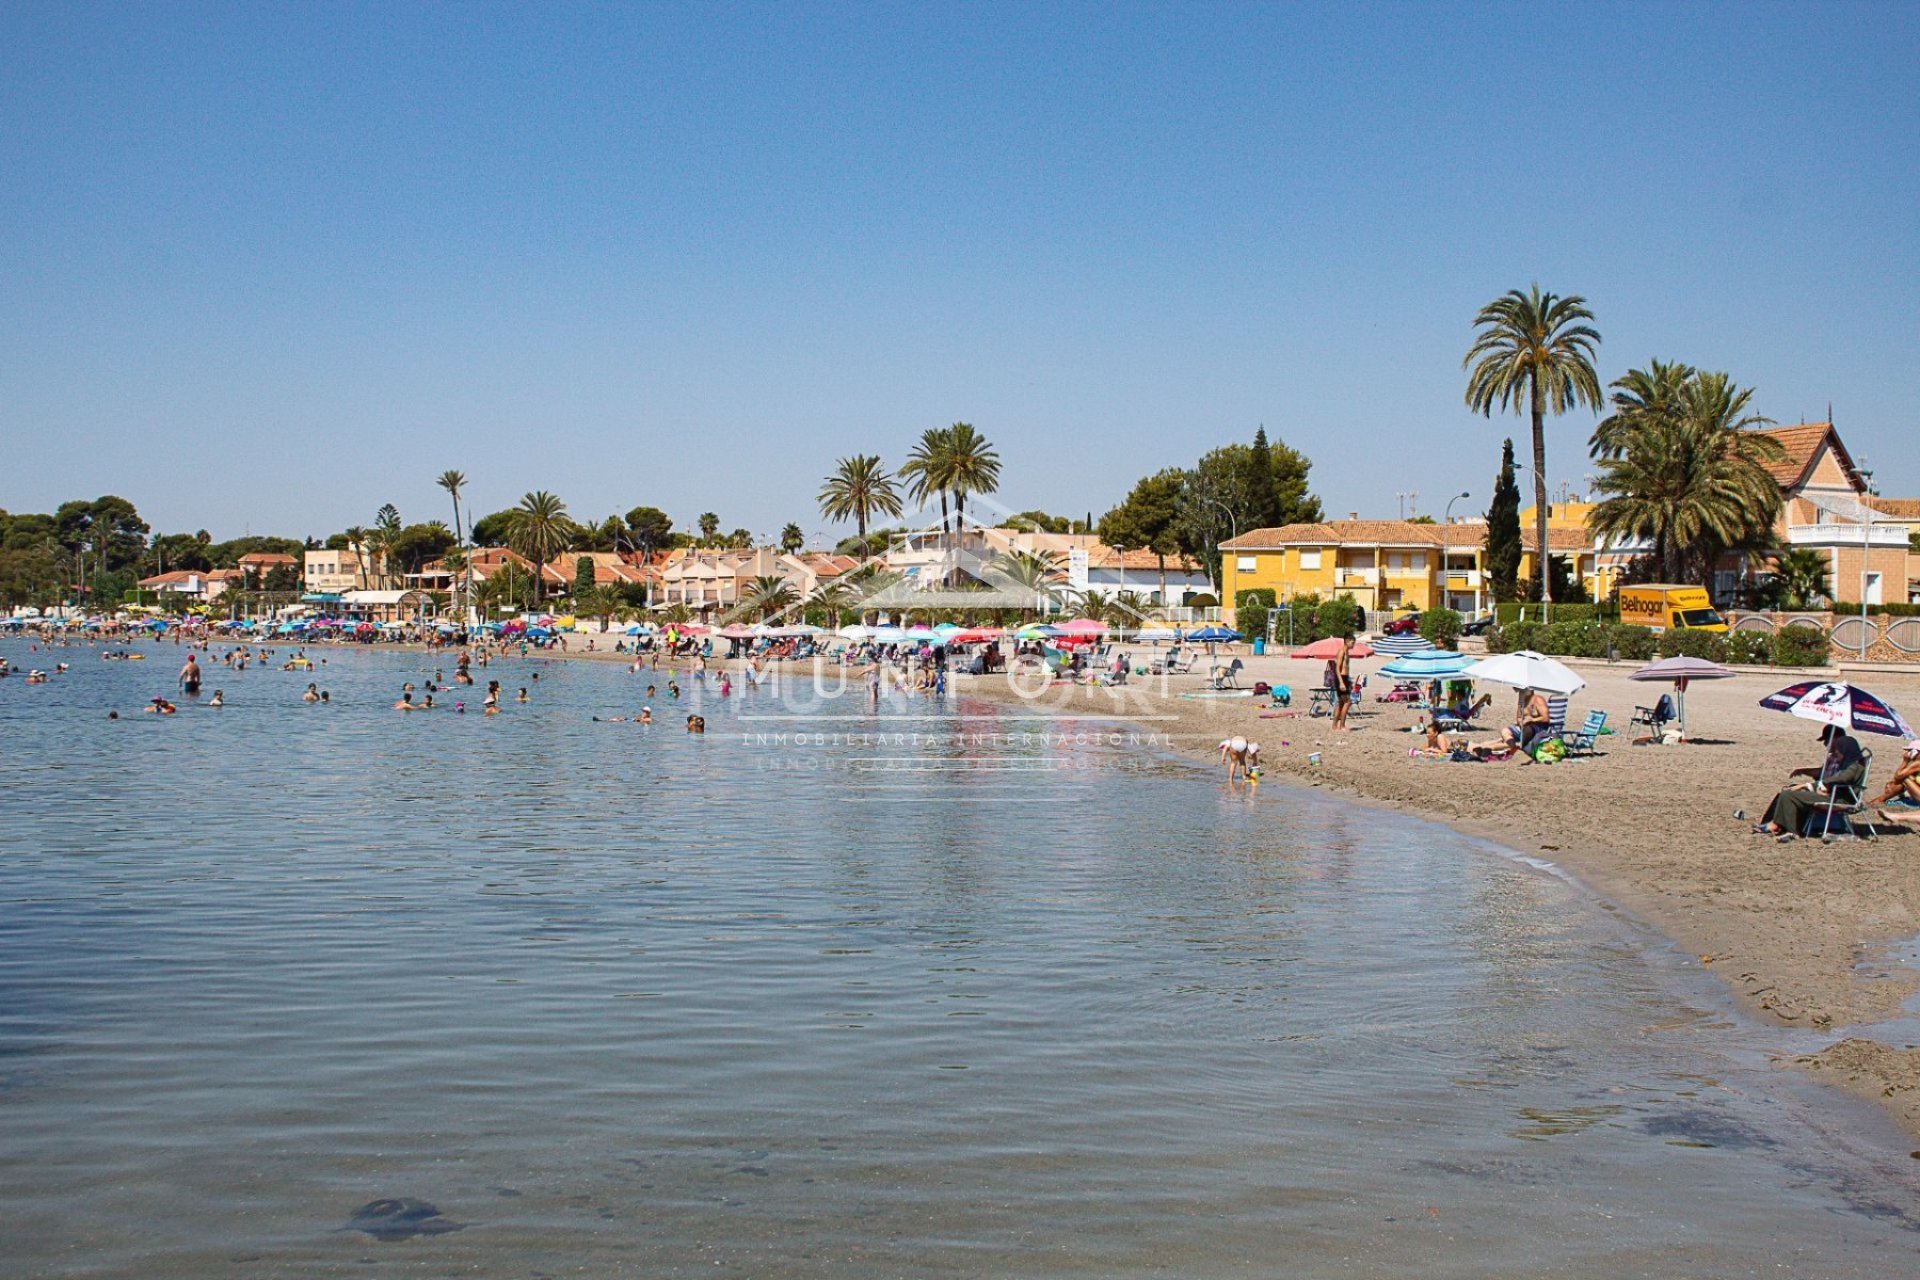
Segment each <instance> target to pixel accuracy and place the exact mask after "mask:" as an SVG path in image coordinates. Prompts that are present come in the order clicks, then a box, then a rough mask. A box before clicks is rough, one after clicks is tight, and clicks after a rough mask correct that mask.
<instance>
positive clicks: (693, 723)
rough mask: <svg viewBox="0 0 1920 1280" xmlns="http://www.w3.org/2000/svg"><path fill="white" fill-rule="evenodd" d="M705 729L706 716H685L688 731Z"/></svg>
mask: <svg viewBox="0 0 1920 1280" xmlns="http://www.w3.org/2000/svg"><path fill="white" fill-rule="evenodd" d="M706 731H707V718H706V717H705V716H688V717H687V732H688V733H705V732H706Z"/></svg>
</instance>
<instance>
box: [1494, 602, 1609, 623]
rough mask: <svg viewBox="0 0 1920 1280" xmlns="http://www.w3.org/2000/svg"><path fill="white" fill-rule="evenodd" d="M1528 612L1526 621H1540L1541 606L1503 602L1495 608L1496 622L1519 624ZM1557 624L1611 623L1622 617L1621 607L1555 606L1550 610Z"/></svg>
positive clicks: (1584, 604)
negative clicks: (1523, 615) (1522, 612)
mask: <svg viewBox="0 0 1920 1280" xmlns="http://www.w3.org/2000/svg"><path fill="white" fill-rule="evenodd" d="M1523 609H1524V610H1526V614H1527V616H1526V620H1527V621H1529V622H1538V621H1539V620H1540V606H1539V605H1538V604H1527V603H1524V602H1522V601H1519V600H1503V601H1501V602H1500V603H1498V604H1496V605H1494V606H1493V617H1494V621H1495V622H1497V623H1498V624H1499V625H1501V626H1506V625H1507V624H1508V623H1510V622H1519V621H1520V620H1521V618H1520V612H1521V610H1523ZM1550 614H1551V616H1552V618H1553V621H1555V622H1592V621H1594V620H1596V619H1598V620H1601V621H1604V622H1611V621H1613V620H1614V619H1616V618H1618V617H1619V616H1620V607H1619V606H1618V605H1615V604H1608V603H1601V604H1589V603H1568V604H1555V605H1554V606H1553V607H1552V609H1551V610H1550Z"/></svg>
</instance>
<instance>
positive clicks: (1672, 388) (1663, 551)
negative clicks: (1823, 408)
mask: <svg viewBox="0 0 1920 1280" xmlns="http://www.w3.org/2000/svg"><path fill="white" fill-rule="evenodd" d="M1613 387H1614V394H1613V406H1614V412H1613V413H1612V414H1611V415H1609V416H1608V417H1607V418H1606V419H1604V420H1603V421H1602V422H1601V423H1600V425H1599V426H1598V427H1597V428H1596V429H1595V430H1594V433H1593V440H1592V443H1591V450H1592V454H1593V457H1594V458H1595V460H1596V461H1598V463H1599V475H1598V477H1597V481H1596V483H1597V485H1598V487H1599V489H1600V491H1601V492H1603V493H1605V494H1607V495H1608V496H1607V497H1605V498H1603V499H1602V500H1601V501H1600V502H1599V503H1598V504H1597V505H1596V506H1595V507H1594V509H1593V514H1592V516H1591V517H1590V518H1589V524H1590V526H1591V527H1592V528H1593V530H1594V532H1596V533H1599V534H1602V535H1611V536H1613V537H1616V538H1622V539H1644V540H1647V541H1650V542H1651V543H1652V544H1653V551H1654V555H1655V556H1656V557H1657V558H1658V559H1659V562H1660V569H1661V572H1662V574H1663V575H1664V576H1665V578H1666V580H1667V581H1669V582H1681V581H1688V580H1695V581H1699V582H1701V583H1702V584H1704V585H1706V586H1707V587H1708V589H1709V590H1711V588H1712V584H1713V570H1714V566H1715V565H1716V564H1717V563H1718V562H1719V560H1720V557H1721V556H1722V555H1724V554H1726V553H1727V552H1728V551H1731V550H1745V551H1747V552H1749V553H1754V552H1761V551H1765V550H1768V549H1770V548H1771V545H1772V542H1773V529H1774V521H1775V520H1776V518H1777V517H1778V515H1779V512H1780V501H1781V499H1780V487H1779V484H1778V483H1777V482H1776V481H1775V480H1774V478H1773V476H1772V474H1771V473H1770V472H1769V471H1768V470H1767V467H1768V465H1769V464H1776V463H1779V462H1782V461H1784V460H1785V458H1786V451H1785V450H1784V449H1783V448H1782V447H1781V445H1780V444H1779V442H1778V441H1776V440H1774V439H1773V438H1772V437H1771V436H1767V435H1763V434H1761V433H1760V432H1758V431H1756V430H1753V428H1755V427H1760V426H1764V425H1766V423H1767V422H1768V419H1766V418H1763V417H1761V416H1759V415H1758V414H1754V413H1750V412H1748V405H1749V403H1750V402H1751V401H1752V398H1753V392H1752V391H1751V390H1744V389H1742V388H1740V387H1737V386H1735V385H1734V383H1733V382H1732V380H1731V379H1729V378H1728V377H1727V375H1726V374H1724V373H1702V372H1700V371H1699V370H1696V369H1693V368H1691V367H1689V366H1687V365H1683V364H1677V363H1676V364H1668V363H1664V362H1661V361H1654V362H1653V364H1652V367H1651V368H1649V369H1646V370H1641V369H1634V370H1631V371H1629V372H1628V373H1627V374H1626V375H1625V376H1624V377H1621V378H1620V379H1618V380H1617V381H1616V382H1615V383H1614V384H1613Z"/></svg>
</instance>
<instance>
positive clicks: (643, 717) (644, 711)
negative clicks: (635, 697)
mask: <svg viewBox="0 0 1920 1280" xmlns="http://www.w3.org/2000/svg"><path fill="white" fill-rule="evenodd" d="M640 723H641V724H652V723H653V708H652V707H642V708H640Z"/></svg>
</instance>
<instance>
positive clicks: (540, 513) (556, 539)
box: [507, 489, 573, 605]
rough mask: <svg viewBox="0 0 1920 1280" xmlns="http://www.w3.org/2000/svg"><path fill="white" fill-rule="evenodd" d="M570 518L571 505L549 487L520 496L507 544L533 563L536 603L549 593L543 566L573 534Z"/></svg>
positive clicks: (534, 598)
mask: <svg viewBox="0 0 1920 1280" xmlns="http://www.w3.org/2000/svg"><path fill="white" fill-rule="evenodd" d="M572 523H573V522H572V521H570V520H568V519H567V504H566V503H564V502H562V501H560V499H559V498H556V497H555V496H554V495H553V494H551V493H548V492H547V491H546V490H545V489H537V490H535V491H534V492H532V493H529V494H527V495H526V496H525V497H523V498H521V499H520V505H519V506H517V507H515V508H514V509H513V512H512V520H511V522H510V523H509V525H508V528H507V545H508V546H510V547H512V548H513V549H514V550H515V551H518V552H519V553H520V554H521V555H523V556H525V557H526V558H527V559H528V560H530V561H532V562H533V575H532V576H533V602H534V603H535V604H536V605H537V604H539V603H540V602H541V600H543V599H544V598H545V596H546V583H545V581H544V575H543V574H542V573H541V572H540V567H541V566H542V565H544V564H546V563H547V562H548V561H549V560H551V559H553V557H554V556H556V555H557V554H559V553H560V551H562V550H563V549H564V548H565V547H566V545H567V539H568V538H569V537H570V536H571V535H572V527H571V526H572Z"/></svg>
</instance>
